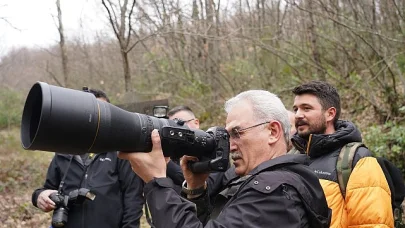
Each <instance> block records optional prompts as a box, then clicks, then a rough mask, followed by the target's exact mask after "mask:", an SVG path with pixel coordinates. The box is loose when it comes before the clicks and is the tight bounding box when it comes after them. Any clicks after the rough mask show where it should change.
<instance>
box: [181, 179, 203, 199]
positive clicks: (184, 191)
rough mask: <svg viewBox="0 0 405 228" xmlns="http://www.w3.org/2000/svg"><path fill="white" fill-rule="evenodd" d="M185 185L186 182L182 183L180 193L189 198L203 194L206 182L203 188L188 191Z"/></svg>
mask: <svg viewBox="0 0 405 228" xmlns="http://www.w3.org/2000/svg"><path fill="white" fill-rule="evenodd" d="M186 185H187V182H186V181H184V182H183V184H182V186H181V191H182V192H183V193H184V194H187V195H189V196H195V195H201V194H203V193H204V192H205V189H207V182H205V183H204V185H203V186H201V187H199V188H196V189H188V188H187V186H186Z"/></svg>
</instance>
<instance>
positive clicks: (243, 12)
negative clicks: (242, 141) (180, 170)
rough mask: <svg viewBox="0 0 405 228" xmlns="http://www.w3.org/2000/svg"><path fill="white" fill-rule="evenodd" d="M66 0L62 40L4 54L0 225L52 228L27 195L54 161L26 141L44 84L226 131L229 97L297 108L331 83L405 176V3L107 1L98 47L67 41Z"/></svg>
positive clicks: (79, 39)
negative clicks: (306, 88)
mask: <svg viewBox="0 0 405 228" xmlns="http://www.w3.org/2000/svg"><path fill="white" fill-rule="evenodd" d="M61 2H63V0H55V4H56V9H57V10H56V11H55V17H54V19H55V25H56V26H55V27H56V28H55V30H56V31H57V32H58V35H59V39H58V42H57V43H55V44H52V45H49V46H48V47H41V48H35V47H34V48H33V47H19V48H14V49H11V50H9V51H7V52H6V53H5V54H4V55H3V56H1V57H0V129H1V130H0V163H1V166H0V201H1V203H0V224H2V225H0V226H1V227H48V225H49V219H50V214H44V213H41V212H40V211H39V210H37V209H35V208H34V207H33V206H32V205H31V202H30V200H31V199H30V196H31V193H32V191H33V190H34V189H35V188H37V187H39V186H41V185H42V184H43V181H44V178H45V173H46V170H47V166H48V164H49V162H50V160H51V158H52V156H53V153H48V152H32V151H24V150H23V149H22V148H21V146H20V139H19V126H20V122H21V113H22V108H23V105H24V101H25V98H26V95H27V93H28V91H29V89H30V87H31V86H32V85H33V84H34V83H35V82H36V81H44V82H47V83H49V84H52V85H57V86H63V87H68V88H73V89H81V88H82V86H88V87H90V88H99V89H102V90H104V91H105V92H106V93H107V94H108V95H109V97H110V99H111V100H112V103H113V104H120V103H125V102H136V101H143V100H156V99H168V100H169V104H170V106H171V107H174V106H175V105H179V104H184V105H188V106H190V107H192V109H193V110H194V111H195V113H196V115H197V116H198V118H199V119H200V121H201V122H202V126H203V128H204V129H207V128H208V127H210V126H214V125H223V123H224V120H225V113H224V111H223V104H224V101H225V100H226V99H228V98H230V97H232V96H233V95H235V94H237V93H239V92H241V91H244V90H248V89H265V90H268V91H271V92H273V93H275V94H278V95H279V96H280V98H281V99H282V100H283V101H284V102H285V104H286V107H287V108H288V109H291V107H292V100H293V94H292V93H291V90H292V88H294V87H295V86H297V85H299V84H300V83H303V82H306V81H309V80H315V79H316V80H325V81H328V82H329V83H331V84H333V85H335V86H336V87H337V88H338V90H339V93H340V95H341V99H342V119H348V120H351V121H353V122H354V123H355V124H356V125H357V126H358V127H359V129H360V130H361V132H362V135H363V139H364V142H365V143H366V145H367V146H368V147H369V148H370V150H371V151H373V153H375V155H377V156H385V157H387V158H388V159H389V160H391V161H392V162H394V163H395V164H396V165H397V166H398V167H399V168H401V169H402V172H403V173H405V164H404V161H405V127H404V122H405V75H404V74H405V0H228V1H221V0H188V1H180V0H115V1H113V0H101V1H98V4H99V7H100V8H101V9H102V10H103V12H104V15H103V16H102V18H100V20H105V21H106V23H105V29H103V30H100V31H99V32H97V34H96V35H95V36H94V37H92V38H91V39H87V38H85V37H83V36H79V35H78V36H66V34H65V30H64V24H63V7H61ZM0 7H2V6H1V5H0ZM0 20H4V21H7V18H4V17H2V15H0Z"/></svg>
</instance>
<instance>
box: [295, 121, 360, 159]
mask: <svg viewBox="0 0 405 228" xmlns="http://www.w3.org/2000/svg"><path fill="white" fill-rule="evenodd" d="M335 129H336V131H335V132H334V133H333V134H329V135H327V134H311V135H310V136H309V140H308V141H307V140H306V139H304V138H301V137H300V136H298V134H297V133H296V134H295V135H293V136H292V138H291V141H292V143H293V145H294V147H295V148H296V149H297V150H299V151H300V152H301V153H305V154H307V155H309V156H310V157H319V156H322V155H324V154H328V153H330V152H331V151H334V150H337V149H340V148H341V147H343V146H344V145H346V144H348V143H350V142H361V141H362V138H361V134H360V131H359V130H358V129H357V128H356V126H355V125H354V124H353V123H352V122H350V121H344V120H338V121H337V123H336V125H335Z"/></svg>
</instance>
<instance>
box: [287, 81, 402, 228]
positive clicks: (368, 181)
mask: <svg viewBox="0 0 405 228" xmlns="http://www.w3.org/2000/svg"><path fill="white" fill-rule="evenodd" d="M292 92H293V93H294V95H295V99H294V107H293V110H294V112H295V126H296V129H297V134H295V135H294V136H293V137H292V139H291V140H292V143H293V145H294V147H295V149H296V150H298V151H299V152H300V153H302V154H307V155H308V156H309V157H310V160H311V163H310V167H311V168H312V169H313V170H314V172H315V173H316V175H317V176H318V178H319V179H320V182H321V185H322V187H323V190H324V192H325V195H326V200H327V201H328V206H329V208H331V209H332V223H331V227H332V228H340V227H345V228H346V227H394V219H393V213H392V207H391V192H390V188H389V185H388V183H387V180H386V178H385V175H384V172H383V170H382V169H381V167H380V165H379V163H378V161H377V160H376V158H374V157H372V156H371V152H370V151H369V150H368V149H367V148H366V147H358V148H357V149H356V150H355V151H354V153H355V154H354V156H353V163H352V164H353V167H350V168H351V169H352V170H353V171H352V173H351V174H350V179H348V182H347V186H346V189H345V191H342V190H341V189H340V186H341V185H339V181H340V180H339V179H340V178H341V175H340V174H339V173H340V172H339V171H338V169H337V164H339V162H341V158H340V155H341V154H340V151H341V150H342V148H343V147H344V146H346V145H347V144H349V143H353V142H361V141H362V138H361V134H360V132H359V130H358V129H357V128H356V126H355V125H354V124H353V123H352V122H349V121H343V120H339V116H340V112H341V109H340V96H339V94H338V92H337V90H336V88H334V87H333V86H332V85H330V84H328V83H326V82H323V81H311V82H308V83H305V84H302V85H300V86H297V87H295V88H294V89H293V91H292Z"/></svg>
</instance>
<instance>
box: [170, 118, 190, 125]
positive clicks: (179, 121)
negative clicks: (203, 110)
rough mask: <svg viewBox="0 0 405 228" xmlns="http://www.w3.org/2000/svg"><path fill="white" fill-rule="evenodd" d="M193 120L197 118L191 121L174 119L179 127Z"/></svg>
mask: <svg viewBox="0 0 405 228" xmlns="http://www.w3.org/2000/svg"><path fill="white" fill-rule="evenodd" d="M192 120H195V118H192V119H189V120H182V119H179V118H174V119H173V121H174V122H176V123H177V124H178V125H180V126H183V125H184V124H185V123H188V122H190V121H192Z"/></svg>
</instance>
